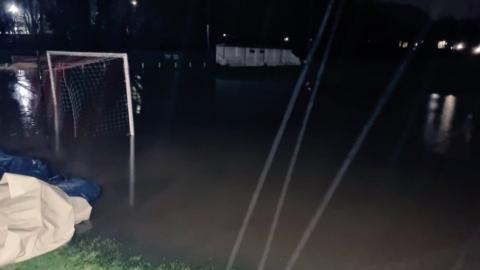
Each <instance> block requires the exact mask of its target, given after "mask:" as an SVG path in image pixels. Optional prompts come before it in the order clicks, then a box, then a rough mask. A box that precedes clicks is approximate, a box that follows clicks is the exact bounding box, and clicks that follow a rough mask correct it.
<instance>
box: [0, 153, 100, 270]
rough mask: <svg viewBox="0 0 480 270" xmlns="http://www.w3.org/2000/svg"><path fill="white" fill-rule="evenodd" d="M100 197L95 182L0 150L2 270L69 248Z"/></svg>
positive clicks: (0, 241) (0, 244) (0, 242)
mask: <svg viewBox="0 0 480 270" xmlns="http://www.w3.org/2000/svg"><path fill="white" fill-rule="evenodd" d="M100 195H101V188H100V186H99V185H97V184H96V183H94V182H91V181H88V180H84V179H78V178H65V177H63V176H60V175H55V174H52V173H51V171H50V169H49V167H48V166H47V164H46V163H44V162H43V161H41V160H38V159H33V158H28V157H21V156H15V155H10V154H7V153H6V152H4V151H2V150H0V267H1V266H4V265H7V264H11V263H17V262H21V261H25V260H28V259H31V258H33V257H36V256H39V255H42V254H45V253H47V252H50V251H52V250H55V249H57V248H59V247H61V246H62V245H64V244H66V243H68V242H69V241H70V239H71V238H72V236H73V234H74V232H75V225H77V224H79V223H81V222H84V221H87V220H89V218H90V214H91V211H92V207H91V205H90V204H91V203H92V202H93V201H94V200H96V199H98V198H99V197H100Z"/></svg>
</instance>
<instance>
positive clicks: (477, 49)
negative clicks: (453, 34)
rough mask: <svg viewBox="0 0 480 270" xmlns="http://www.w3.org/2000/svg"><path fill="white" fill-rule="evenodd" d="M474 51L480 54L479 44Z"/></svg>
mask: <svg viewBox="0 0 480 270" xmlns="http://www.w3.org/2000/svg"><path fill="white" fill-rule="evenodd" d="M472 53H473V54H475V55H479V54H480V45H478V46H477V47H475V48H473V51H472Z"/></svg>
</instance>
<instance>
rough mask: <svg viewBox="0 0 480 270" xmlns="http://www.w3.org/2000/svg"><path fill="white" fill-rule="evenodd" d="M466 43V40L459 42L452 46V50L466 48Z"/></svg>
mask: <svg viewBox="0 0 480 270" xmlns="http://www.w3.org/2000/svg"><path fill="white" fill-rule="evenodd" d="M465 47H466V46H465V43H464V42H459V43H457V44H455V45H454V46H453V47H452V50H455V51H463V50H465Z"/></svg>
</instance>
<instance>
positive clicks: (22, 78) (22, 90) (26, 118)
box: [12, 70, 38, 136]
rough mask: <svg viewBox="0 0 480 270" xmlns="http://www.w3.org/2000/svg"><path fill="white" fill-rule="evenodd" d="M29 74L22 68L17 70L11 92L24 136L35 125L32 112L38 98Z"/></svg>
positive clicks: (28, 133) (27, 134)
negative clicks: (16, 103)
mask: <svg viewBox="0 0 480 270" xmlns="http://www.w3.org/2000/svg"><path fill="white" fill-rule="evenodd" d="M29 75H30V74H29V73H28V72H26V71H24V70H18V71H17V73H16V79H17V81H16V82H15V84H14V86H13V94H12V98H13V99H15V100H16V101H17V102H18V105H19V106H18V107H19V109H20V120H21V123H22V126H23V128H24V135H25V136H29V135H30V133H31V131H32V130H33V128H34V127H35V118H34V112H35V109H36V100H38V99H37V94H36V93H35V92H34V89H33V87H32V82H31V80H30V79H29Z"/></svg>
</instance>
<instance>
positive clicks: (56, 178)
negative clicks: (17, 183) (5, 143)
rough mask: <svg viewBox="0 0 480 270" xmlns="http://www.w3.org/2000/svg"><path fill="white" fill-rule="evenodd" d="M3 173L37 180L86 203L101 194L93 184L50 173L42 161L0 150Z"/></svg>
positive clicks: (0, 163) (0, 168)
mask: <svg viewBox="0 0 480 270" xmlns="http://www.w3.org/2000/svg"><path fill="white" fill-rule="evenodd" d="M5 172H8V173H14V174H21V175H27V176H32V177H35V178H38V179H40V180H42V181H44V182H47V183H48V184H50V185H53V186H56V187H58V188H60V189H61V190H63V192H65V193H66V194H67V195H69V196H75V197H82V198H84V199H86V200H87V201H88V202H93V201H95V200H96V199H98V198H99V197H100V195H101V192H102V188H101V187H100V186H99V185H98V184H97V183H95V182H92V181H89V180H85V179H80V178H68V177H64V176H61V175H56V174H54V173H52V172H51V170H50V168H49V166H48V164H47V163H45V162H44V161H42V160H39V159H35V158H30V157H24V156H16V155H11V154H8V153H6V152H5V151H3V150H0V176H1V175H3V173H5Z"/></svg>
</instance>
